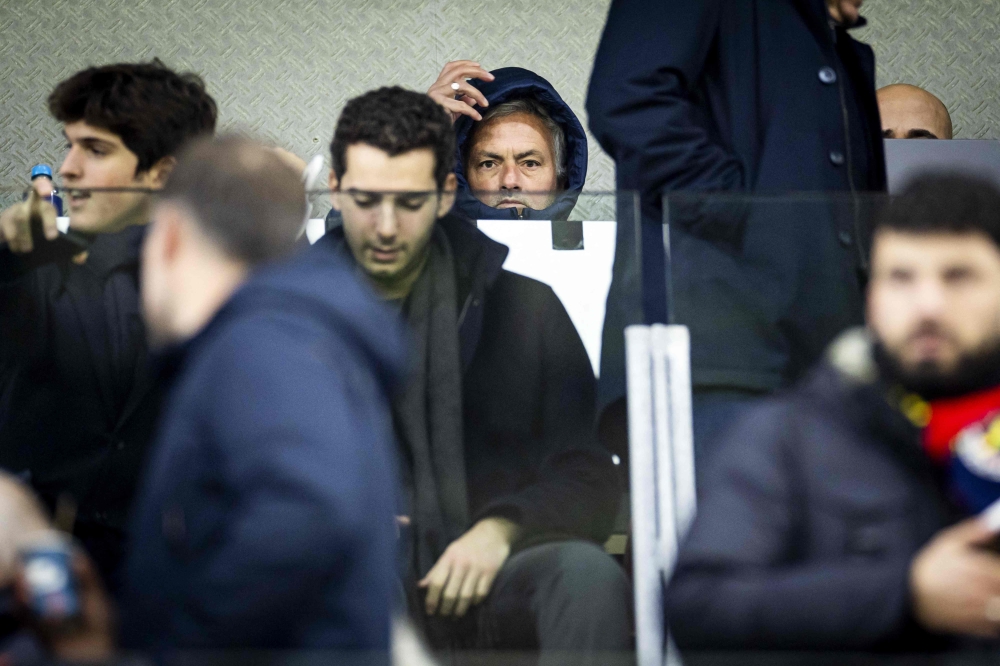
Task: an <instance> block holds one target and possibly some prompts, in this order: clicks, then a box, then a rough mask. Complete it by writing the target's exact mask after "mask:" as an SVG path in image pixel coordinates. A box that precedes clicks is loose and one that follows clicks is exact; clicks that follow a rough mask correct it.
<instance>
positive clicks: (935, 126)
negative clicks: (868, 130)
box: [876, 83, 952, 139]
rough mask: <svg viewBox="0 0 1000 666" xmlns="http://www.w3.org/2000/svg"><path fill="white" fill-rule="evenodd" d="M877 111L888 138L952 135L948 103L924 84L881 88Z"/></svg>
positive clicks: (938, 137)
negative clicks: (925, 87)
mask: <svg viewBox="0 0 1000 666" xmlns="http://www.w3.org/2000/svg"><path fill="white" fill-rule="evenodd" d="M876 95H877V96H878V111H879V115H881V116H882V136H883V137H884V138H886V139H950V138H952V126H951V114H949V113H948V107H946V106H945V105H944V102H942V101H941V100H939V99H938V98H937V97H935V96H934V95H933V94H931V93H929V92H927V91H926V90H924V89H923V88H918V87H917V86H911V85H909V84H906V83H895V84H893V85H890V86H885V87H884V88H879V89H878V92H877V93H876Z"/></svg>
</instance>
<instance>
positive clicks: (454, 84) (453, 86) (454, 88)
mask: <svg viewBox="0 0 1000 666" xmlns="http://www.w3.org/2000/svg"><path fill="white" fill-rule="evenodd" d="M460 87H461V86H460V85H458V81H455V82H454V83H452V84H451V89H452V90H458V89H459V88H460Z"/></svg>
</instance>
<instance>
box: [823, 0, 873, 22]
mask: <svg viewBox="0 0 1000 666" xmlns="http://www.w3.org/2000/svg"><path fill="white" fill-rule="evenodd" d="M862 2H864V0H826V7H827V9H828V10H829V11H830V18H832V19H833V20H834V21H836V22H837V23H842V24H844V25H854V24H855V23H857V22H858V19H859V18H861V4H862Z"/></svg>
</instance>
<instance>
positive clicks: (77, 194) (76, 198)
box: [66, 190, 90, 207]
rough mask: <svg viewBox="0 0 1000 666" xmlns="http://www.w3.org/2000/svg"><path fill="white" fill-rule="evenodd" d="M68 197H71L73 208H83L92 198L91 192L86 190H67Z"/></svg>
mask: <svg viewBox="0 0 1000 666" xmlns="http://www.w3.org/2000/svg"><path fill="white" fill-rule="evenodd" d="M66 195H67V196H68V197H69V205H70V206H71V207H75V206H81V205H83V202H84V201H86V200H87V199H89V198H90V192H87V191H84V190H67V191H66Z"/></svg>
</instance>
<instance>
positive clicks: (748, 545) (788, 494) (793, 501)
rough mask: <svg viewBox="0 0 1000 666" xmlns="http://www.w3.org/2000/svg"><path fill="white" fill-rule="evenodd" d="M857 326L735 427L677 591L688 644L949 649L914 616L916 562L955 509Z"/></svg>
mask: <svg viewBox="0 0 1000 666" xmlns="http://www.w3.org/2000/svg"><path fill="white" fill-rule="evenodd" d="M856 335H859V334H856V333H849V334H847V336H845V337H843V338H841V339H840V340H838V342H837V343H835V344H834V346H833V347H832V348H831V353H830V360H828V361H826V362H824V363H823V364H822V365H820V366H819V367H818V368H817V369H816V370H815V371H813V372H812V373H811V374H810V375H808V376H807V378H806V379H805V380H803V381H802V382H801V383H800V384H799V385H797V386H796V387H795V388H794V389H792V390H790V391H788V392H786V393H784V394H779V395H776V396H774V397H772V398H769V399H767V400H765V401H763V402H761V404H760V405H759V406H757V407H755V408H753V409H752V410H750V411H748V412H747V414H746V415H745V416H744V417H743V418H741V419H740V420H739V422H737V423H734V424H732V426H731V427H730V428H729V429H728V435H726V436H725V437H724V438H723V441H725V445H724V446H722V447H721V448H720V449H718V450H717V451H716V452H714V453H713V454H712V456H711V457H710V459H709V460H708V462H707V464H706V467H705V469H704V473H703V474H702V475H700V476H699V482H700V484H701V485H700V487H699V489H698V502H699V505H698V512H697V516H696V517H695V520H694V523H693V526H692V528H691V531H690V533H689V535H688V537H687V539H686V541H685V542H684V544H683V546H682V548H681V553H680V560H679V563H678V566H677V569H676V572H675V574H674V576H673V580H672V581H671V582H670V586H669V588H668V589H667V593H666V603H667V615H668V616H669V624H670V628H671V630H672V631H673V635H674V637H675V638H676V640H677V642H678V644H679V645H681V646H682V647H685V646H686V647H698V648H709V649H716V650H718V649H775V648H780V649H786V648H798V649H831V648H833V649H859V650H868V649H876V648H877V649H895V650H912V651H918V650H921V649H926V648H928V647H931V646H934V645H942V644H943V642H942V641H941V640H939V639H938V640H936V639H934V638H932V637H931V636H929V635H928V634H927V633H925V632H924V631H923V630H921V629H920V628H919V627H918V626H917V624H916V622H915V620H914V619H913V617H912V614H911V610H910V608H911V601H910V589H909V572H910V564H911V562H912V559H913V557H914V555H915V554H916V552H917V551H918V550H919V549H920V548H921V547H923V546H924V545H925V544H926V543H927V541H928V540H930V538H931V537H932V536H933V535H934V534H935V533H937V532H938V531H939V530H941V529H942V528H944V527H946V526H947V525H949V524H950V523H951V522H952V521H953V520H954V519H955V517H956V516H955V510H954V509H953V507H952V506H951V505H950V504H949V502H948V501H947V500H946V498H945V497H946V496H945V493H944V491H943V487H942V483H941V478H940V474H939V473H938V472H937V471H936V469H935V467H934V465H933V464H932V463H931V461H930V460H929V459H928V458H927V457H926V456H925V454H924V453H923V449H922V448H921V444H920V431H919V430H918V429H917V428H916V427H915V426H914V425H912V424H911V423H910V421H909V420H907V419H906V418H905V417H904V416H903V414H902V413H901V411H900V410H899V408H898V403H897V404H896V405H894V404H892V401H891V399H890V395H891V393H890V391H889V389H888V387H887V386H886V385H885V384H883V383H882V382H880V381H879V380H878V378H877V371H876V370H875V369H874V367H873V363H872V361H871V359H870V357H869V356H868V349H867V348H866V347H865V346H864V344H863V343H860V344H859V341H858V339H857V338H855V337H854V336H856Z"/></svg>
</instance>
